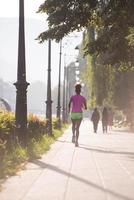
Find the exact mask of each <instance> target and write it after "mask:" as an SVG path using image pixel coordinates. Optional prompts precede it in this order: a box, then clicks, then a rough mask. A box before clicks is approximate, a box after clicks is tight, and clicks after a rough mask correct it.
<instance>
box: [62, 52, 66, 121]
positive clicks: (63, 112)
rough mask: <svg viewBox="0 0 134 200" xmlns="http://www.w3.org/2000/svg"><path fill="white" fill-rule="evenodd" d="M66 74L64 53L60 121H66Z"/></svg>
mask: <svg viewBox="0 0 134 200" xmlns="http://www.w3.org/2000/svg"><path fill="white" fill-rule="evenodd" d="M66 74H67V69H66V54H64V80H63V100H62V107H63V111H62V121H63V123H66V109H67V108H66V92H67V84H66Z"/></svg>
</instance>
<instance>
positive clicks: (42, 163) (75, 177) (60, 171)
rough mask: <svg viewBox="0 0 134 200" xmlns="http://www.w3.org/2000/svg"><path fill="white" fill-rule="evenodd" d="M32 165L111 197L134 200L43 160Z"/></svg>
mask: <svg viewBox="0 0 134 200" xmlns="http://www.w3.org/2000/svg"><path fill="white" fill-rule="evenodd" d="M32 163H34V164H36V165H38V166H40V167H41V168H42V169H45V168H48V169H50V170H53V171H56V172H57V173H60V174H63V175H65V176H68V177H71V178H73V179H75V180H77V181H80V182H83V183H84V184H87V185H90V186H92V187H94V188H96V189H98V190H101V191H103V192H106V193H109V194H111V195H113V196H115V197H118V198H119V199H122V200H133V199H130V198H129V197H126V196H124V195H122V194H119V193H116V192H114V191H112V190H109V189H105V188H103V187H101V186H99V185H96V184H95V183H93V182H91V181H88V180H86V179H83V178H81V177H78V176H76V175H74V174H71V173H69V172H66V171H65V170H63V169H60V168H59V167H56V166H54V165H51V164H47V163H45V162H43V161H41V160H35V161H32Z"/></svg>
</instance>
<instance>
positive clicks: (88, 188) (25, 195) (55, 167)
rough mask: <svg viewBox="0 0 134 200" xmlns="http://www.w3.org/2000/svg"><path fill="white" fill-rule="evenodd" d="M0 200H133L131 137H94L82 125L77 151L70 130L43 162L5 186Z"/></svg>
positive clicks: (114, 134)
mask: <svg viewBox="0 0 134 200" xmlns="http://www.w3.org/2000/svg"><path fill="white" fill-rule="evenodd" d="M2 187H3V190H2V192H1V193H0V200H134V134H132V133H127V132H120V131H116V130H115V131H111V132H109V133H108V134H103V133H102V130H101V127H100V129H99V131H98V133H97V134H95V133H93V131H92V124H91V123H89V121H87V120H84V121H83V122H82V124H81V128H80V138H79V147H75V146H74V144H72V143H71V127H70V128H69V129H68V130H67V131H65V134H64V135H63V136H62V137H60V138H59V139H58V141H57V142H55V143H54V144H53V145H52V148H51V150H50V151H49V152H48V153H47V154H45V155H44V156H43V157H42V159H39V160H35V161H34V162H31V163H28V164H27V166H26V169H25V170H22V171H21V172H19V173H18V174H17V175H16V176H13V177H11V178H9V179H8V180H7V181H6V182H5V183H4V184H3V186H2Z"/></svg>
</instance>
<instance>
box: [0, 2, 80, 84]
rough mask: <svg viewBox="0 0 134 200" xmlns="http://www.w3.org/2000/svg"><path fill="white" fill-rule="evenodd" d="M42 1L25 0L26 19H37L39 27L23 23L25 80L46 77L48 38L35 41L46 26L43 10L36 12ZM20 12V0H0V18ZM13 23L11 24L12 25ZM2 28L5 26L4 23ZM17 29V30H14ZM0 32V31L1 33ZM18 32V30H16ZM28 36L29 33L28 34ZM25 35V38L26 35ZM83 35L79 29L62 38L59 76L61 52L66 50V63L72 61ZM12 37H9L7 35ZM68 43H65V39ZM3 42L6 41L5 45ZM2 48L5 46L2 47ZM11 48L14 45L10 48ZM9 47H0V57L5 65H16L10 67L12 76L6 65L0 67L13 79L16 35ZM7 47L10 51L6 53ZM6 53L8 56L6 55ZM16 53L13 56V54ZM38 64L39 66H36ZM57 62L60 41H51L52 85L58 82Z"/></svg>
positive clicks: (5, 75) (45, 78) (14, 15)
mask: <svg viewBox="0 0 134 200" xmlns="http://www.w3.org/2000/svg"><path fill="white" fill-rule="evenodd" d="M43 2H44V0H25V1H24V3H25V20H26V19H31V20H32V21H36V24H37V22H38V27H39V30H37V29H36V27H27V26H29V25H27V24H25V33H26V72H27V81H28V82H34V81H45V82H46V80H47V65H48V61H47V58H48V55H47V52H48V46H47V42H45V43H43V44H41V45H40V44H38V43H37V41H35V38H36V37H37V36H38V35H39V33H40V32H42V31H44V30H46V29H47V21H46V18H47V16H46V15H45V14H39V13H36V11H37V10H38V8H39V6H40V5H41V4H42V3H43ZM18 16H19V0H12V1H11V0H0V18H1V19H2V18H10V19H12V18H15V19H18ZM10 26H11V24H10ZM11 27H12V26H11ZM4 28H5V27H4ZM29 28H31V30H30V31H33V38H32V41H31V42H29V32H28V31H29ZM5 30H6V28H5ZM17 31H18V30H16V32H17ZM4 35H5V37H6V34H4V33H3V35H2V37H4ZM0 36H1V35H0ZM16 36H17V33H16ZM30 37H31V35H30ZM27 38H28V39H27ZM81 39H82V33H73V34H71V36H69V37H67V38H65V39H63V46H62V72H61V76H62V77H61V80H63V68H64V66H63V65H64V54H65V52H66V55H67V56H66V63H67V64H69V63H70V62H71V61H74V60H75V59H76V55H75V47H76V46H77V45H78V44H80V42H81ZM2 40H5V41H6V38H5V39H4V38H2ZM10 40H11V39H10ZM66 42H67V43H68V45H67V46H66V45H65V43H66ZM5 46H6V45H5ZM4 48H5V49H4ZM13 49H14V48H13ZM9 50H10V51H12V47H9V48H8V49H6V47H4V45H3V47H0V56H1V57H0V58H1V59H2V60H4V62H7V63H8V65H11V66H14V65H15V66H16V69H13V68H12V69H13V70H12V69H10V70H11V74H14V75H13V76H11V74H10V75H9V73H7V71H5V68H4V67H3V68H2V69H1V72H2V78H3V79H4V80H5V81H10V82H14V81H16V79H17V73H16V71H17V56H16V54H17V39H16V45H15V50H14V55H13V54H12V53H13V52H12V53H11V54H10V51H9ZM8 51H9V53H7V52H8ZM7 54H8V57H7ZM14 57H15V58H14ZM37 65H38V68H37ZM58 66H59V44H58V43H55V42H52V87H55V86H56V85H57V84H58V70H57V69H58ZM0 76H1V75H0ZM0 78H1V77H0Z"/></svg>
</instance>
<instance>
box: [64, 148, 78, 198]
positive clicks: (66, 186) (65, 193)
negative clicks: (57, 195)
mask: <svg viewBox="0 0 134 200" xmlns="http://www.w3.org/2000/svg"><path fill="white" fill-rule="evenodd" d="M75 149H76V148H75V147H74V151H73V155H72V160H71V164H70V168H69V173H68V174H71V170H72V166H73V160H74V154H75ZM69 180H70V175H69V176H68V178H67V181H66V184H65V192H64V194H63V200H65V199H66V195H67V190H68V184H69Z"/></svg>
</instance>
